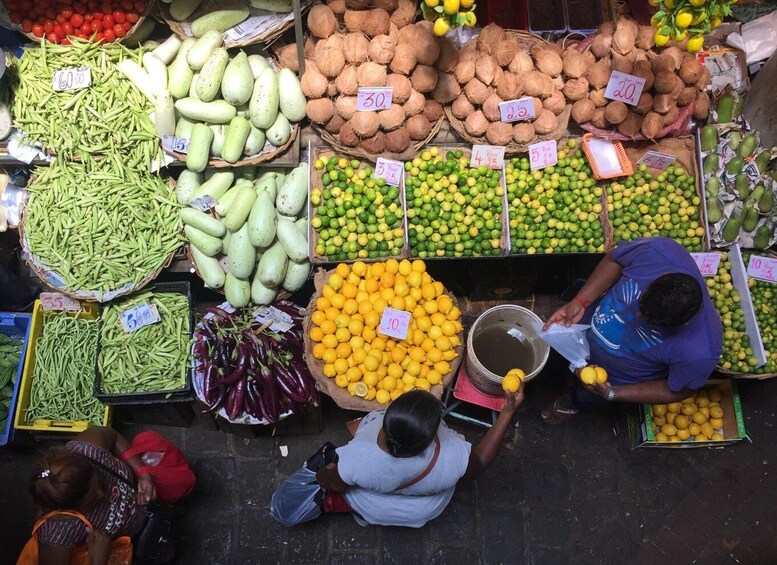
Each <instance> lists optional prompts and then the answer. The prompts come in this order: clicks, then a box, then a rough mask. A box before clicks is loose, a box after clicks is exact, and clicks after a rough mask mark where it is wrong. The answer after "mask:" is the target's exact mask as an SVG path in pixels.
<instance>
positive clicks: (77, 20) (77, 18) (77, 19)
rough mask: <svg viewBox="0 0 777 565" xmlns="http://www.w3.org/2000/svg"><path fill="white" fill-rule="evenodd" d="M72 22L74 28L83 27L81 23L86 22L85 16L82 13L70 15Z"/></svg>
mask: <svg viewBox="0 0 777 565" xmlns="http://www.w3.org/2000/svg"><path fill="white" fill-rule="evenodd" d="M70 23H71V24H72V25H73V27H74V28H75V27H81V25H82V24H83V23H84V17H83V16H82V15H81V14H73V15H72V16H71V17H70Z"/></svg>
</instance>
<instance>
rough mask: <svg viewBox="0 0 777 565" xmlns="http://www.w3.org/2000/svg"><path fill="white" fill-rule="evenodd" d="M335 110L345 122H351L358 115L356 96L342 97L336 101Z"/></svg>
mask: <svg viewBox="0 0 777 565" xmlns="http://www.w3.org/2000/svg"><path fill="white" fill-rule="evenodd" d="M335 110H337V113H338V115H339V116H340V117H341V118H343V119H344V120H346V121H348V120H350V119H351V118H352V117H353V115H354V114H355V113H356V96H340V97H339V98H338V99H337V100H335Z"/></svg>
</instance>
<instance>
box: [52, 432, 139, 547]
mask: <svg viewBox="0 0 777 565" xmlns="http://www.w3.org/2000/svg"><path fill="white" fill-rule="evenodd" d="M66 447H67V448H68V449H69V450H70V451H72V452H73V453H80V454H82V455H85V456H86V457H88V458H89V459H92V460H94V461H99V462H100V463H102V464H103V465H105V466H106V467H108V468H110V469H111V470H113V471H115V472H116V473H118V474H119V475H121V476H122V477H125V478H126V479H127V480H128V481H130V482H131V483H133V484H134V483H135V480H134V478H133V474H132V469H131V468H130V467H129V465H127V464H126V463H125V462H123V461H120V460H119V459H116V457H114V456H113V454H111V452H110V451H108V450H107V449H104V448H102V447H97V446H96V445H92V444H91V443H84V442H80V441H71V442H69V443H68V444H67V446H66ZM92 468H93V469H94V471H95V472H96V473H97V476H98V477H99V479H100V485H101V487H102V490H103V493H104V494H103V497H102V498H101V499H100V500H99V501H98V502H97V504H96V505H95V506H94V507H93V508H91V509H89V510H88V511H86V512H83V515H84V516H85V517H86V518H87V520H89V521H90V522H91V523H92V525H93V526H94V527H95V529H99V530H101V531H103V532H105V533H106V534H109V535H110V536H111V537H112V538H114V539H115V538H118V537H120V536H134V535H135V534H137V533H138V532H139V531H140V529H141V528H142V527H143V524H144V523H145V521H146V517H145V513H144V512H143V507H141V506H138V504H137V492H138V491H137V488H135V487H134V486H130V485H128V484H127V483H125V482H124V481H122V480H119V478H118V477H116V476H114V475H112V474H111V473H109V472H108V471H106V470H105V469H102V468H101V467H99V466H98V465H92ZM38 542H39V543H43V544H46V545H58V546H64V547H73V546H75V545H79V544H82V543H86V525H85V524H84V523H83V521H81V520H79V519H77V518H72V517H69V516H62V517H61V518H60V517H58V516H53V517H51V518H49V519H48V520H46V521H45V522H44V523H43V525H42V526H41V527H40V529H39V530H38Z"/></svg>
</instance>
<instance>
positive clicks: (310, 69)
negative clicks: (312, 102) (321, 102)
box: [300, 60, 327, 98]
mask: <svg viewBox="0 0 777 565" xmlns="http://www.w3.org/2000/svg"><path fill="white" fill-rule="evenodd" d="M300 86H301V87H302V93H303V94H304V95H305V97H306V98H321V97H322V96H323V95H324V94H325V93H326V87H327V80H326V77H325V76H324V75H322V74H321V73H320V72H319V70H318V68H317V67H316V64H315V63H314V62H313V61H309V60H306V61H305V73H304V74H303V75H302V78H301V79H300Z"/></svg>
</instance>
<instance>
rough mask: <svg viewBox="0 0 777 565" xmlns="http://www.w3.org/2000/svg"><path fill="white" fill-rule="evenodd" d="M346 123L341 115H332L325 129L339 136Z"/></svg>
mask: <svg viewBox="0 0 777 565" xmlns="http://www.w3.org/2000/svg"><path fill="white" fill-rule="evenodd" d="M344 123H345V120H344V119H343V118H341V117H340V114H332V118H331V119H330V120H329V121H328V122H327V123H326V125H325V126H324V129H325V130H326V131H328V132H329V133H331V134H338V133H340V128H341V127H343V124H344Z"/></svg>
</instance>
